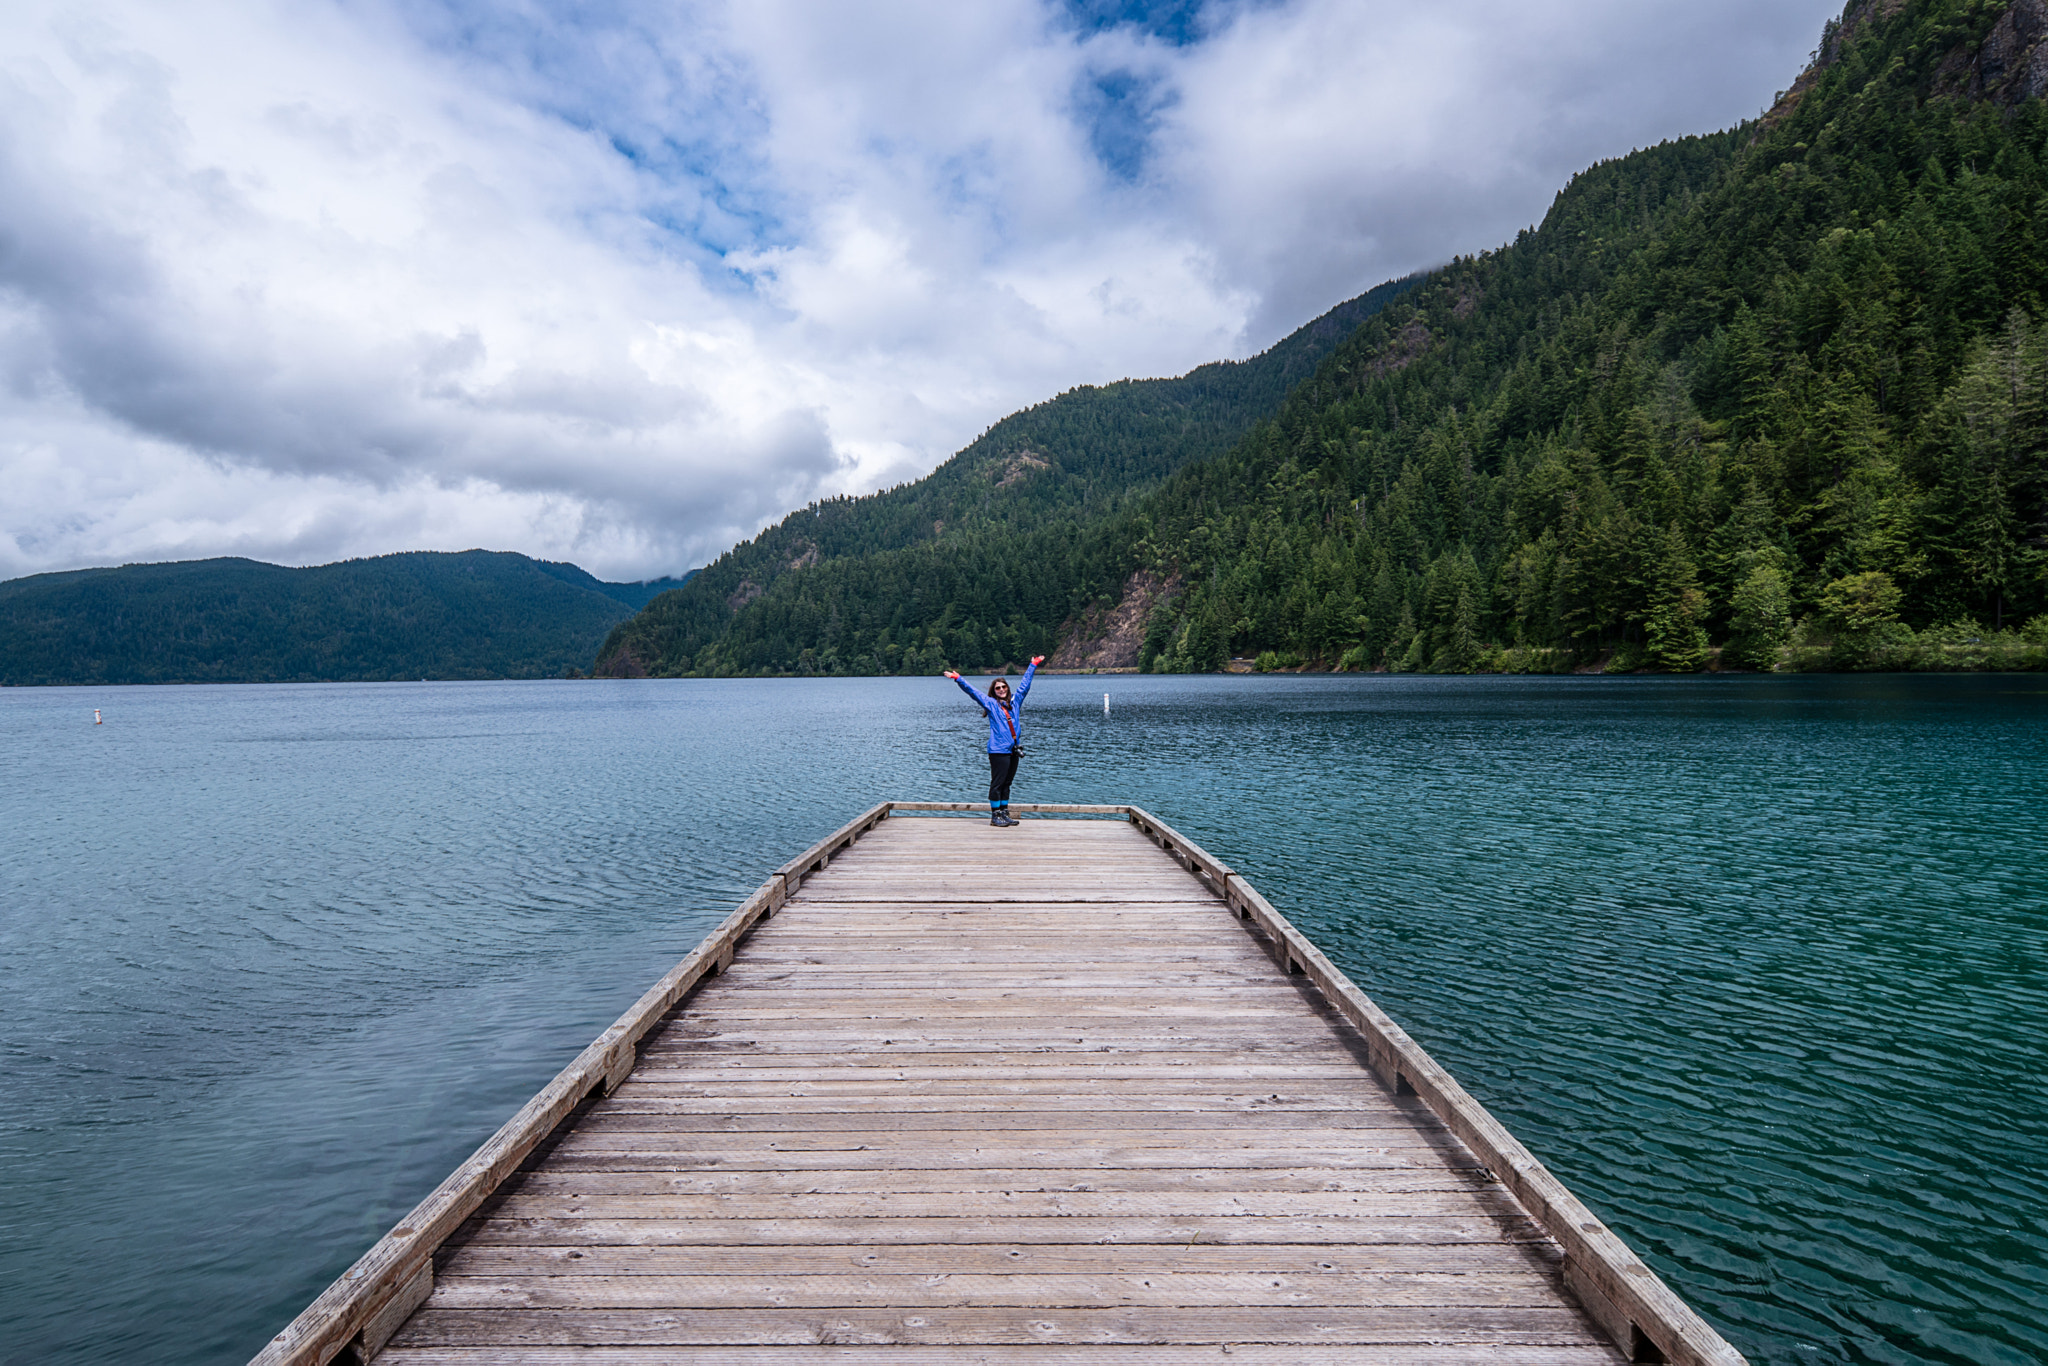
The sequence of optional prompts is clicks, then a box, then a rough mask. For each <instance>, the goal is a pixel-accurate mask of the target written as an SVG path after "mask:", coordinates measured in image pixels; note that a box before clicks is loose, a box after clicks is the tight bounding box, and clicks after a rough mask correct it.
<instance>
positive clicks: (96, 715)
mask: <svg viewBox="0 0 2048 1366" xmlns="http://www.w3.org/2000/svg"><path fill="white" fill-rule="evenodd" d="M1104 700H1105V701H1107V700H1108V699H1104ZM92 723H93V724H94V725H95V726H104V725H105V724H107V723H106V722H104V721H102V720H100V709H99V708H98V707H94V708H93V709H92Z"/></svg>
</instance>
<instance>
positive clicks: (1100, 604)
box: [605, 0, 2048, 673]
mask: <svg viewBox="0 0 2048 1366" xmlns="http://www.w3.org/2000/svg"><path fill="white" fill-rule="evenodd" d="M2044 93H2048V0H2009V3H2001V2H2000V0H1857V3H1854V4H1852V5H1851V6H1850V7H1849V9H1848V10H1847V11H1846V12H1845V13H1844V15H1843V17H1842V19H1841V20H1839V21H1836V22H1832V23H1830V24H1829V25H1828V27H1827V30H1826V32H1825V33H1824V34H1823V37H1822V43H1821V47H1820V50H1819V52H1818V54H1817V57H1816V60H1815V62H1814V64H1813V65H1812V67H1811V68H1809V70H1808V71H1807V72H1805V73H1804V74H1803V75H1802V76H1801V77H1800V79H1799V80H1798V82H1797V83H1796V84H1795V85H1794V87H1793V89H1792V90H1791V91H1790V92H1788V93H1787V94H1786V96H1785V97H1784V98H1783V99H1782V100H1781V101H1780V102H1779V103H1778V105H1777V106H1776V107H1775V108H1773V109H1772V110H1771V111H1769V113H1768V114H1766V115H1765V116H1764V117H1763V118H1762V119H1761V120H1759V121H1757V122H1755V123H1752V124H1747V125H1744V126H1742V127H1739V128H1736V129H1732V130H1729V131H1727V132H1723V133H1718V134H1713V135H1709V136H1703V137H1695V138H1687V139H1684V140H1681V141H1678V142H1674V143H1667V144H1664V145H1662V146H1659V147H1655V148H1651V149H1649V150H1646V151H1641V152H1637V153H1635V154H1633V155H1631V156H1628V157H1624V158H1620V159H1618V160H1615V161H1611V162H1607V163H1603V164H1601V165H1598V166H1595V167H1593V168H1592V169H1590V170H1588V171H1586V172H1584V173H1583V174H1581V175H1579V176H1578V177H1576V178H1575V179H1574V180H1573V181H1572V183H1571V184H1570V185H1569V186H1567V187H1566V188H1565V190H1564V191H1563V192H1561V193H1560V194H1559V196H1558V197H1557V200H1556V202H1555V204H1554V205H1553V207H1552V208H1551V211H1550V212H1549V214H1548V215H1547V216H1546V217H1545V219H1544V221H1543V223H1542V225H1541V226H1540V227H1537V228H1535V229H1533V230H1530V231H1528V232H1525V233H1523V234H1522V235H1521V236H1520V237H1518V238H1517V239H1516V241H1514V242H1513V243H1511V244H1509V245H1507V246H1505V247H1503V248H1501V249H1500V250H1498V251H1495V252H1490V253H1487V254H1484V255H1482V256H1479V257H1476V258H1468V259H1460V260H1457V261H1454V262H1452V263H1451V264H1450V265H1449V266H1446V267H1445V268H1443V269H1442V270H1439V271H1437V272H1435V273H1433V274H1432V275H1430V276H1428V277H1427V278H1426V279H1425V280H1424V281H1423V282H1422V283H1421V284H1420V285H1419V286H1417V287H1416V288H1414V289H1413V290H1412V291H1408V292H1406V293H1404V294H1403V295H1402V296H1401V297H1399V298H1397V299H1395V300H1393V301H1392V302H1390V303H1389V304H1388V305H1387V307H1386V308H1385V309H1384V310H1383V311H1380V312H1378V313H1377V314H1376V315H1375V316H1373V317H1371V318H1370V319H1369V320H1367V321H1365V322H1364V323H1363V325H1362V326H1360V327H1359V328H1358V329H1357V331H1356V332H1355V333H1353V335H1352V336H1351V337H1350V338H1349V339H1348V340H1346V341H1345V342H1344V344H1343V345H1342V346H1341V347H1339V348H1338V350H1337V351H1336V352H1335V353H1334V354H1333V355H1331V356H1330V357H1329V358H1328V359H1327V360H1326V361H1324V362H1323V364H1322V365H1321V366H1320V367H1319V368H1318V369H1317V371H1316V373H1315V374H1314V375H1313V376H1312V377H1311V378H1310V379H1308V380H1307V381H1306V382H1304V383H1302V384H1301V385H1300V386H1298V387H1297V388H1296V389H1295V390H1294V391H1293V392H1292V393H1291V394H1290V395H1289V397H1288V398H1287V400H1286V402H1285V404H1284V405H1283V406H1282V408H1281V410H1280V412H1279V413H1278V415H1277V416H1276V417H1275V418H1274V419H1272V420H1270V421H1266V422H1263V423H1261V424H1260V425H1259V426H1258V427H1257V428H1256V429H1255V430H1254V431H1252V432H1251V434H1250V435H1248V436H1247V437H1246V438H1245V439H1244V440H1242V441H1241V442H1239V443H1238V444H1237V445H1236V446H1235V447H1234V448H1233V449H1232V450H1231V451H1229V452H1228V453H1227V454H1225V455H1223V456H1221V457H1219V458H1215V459H1210V460H1205V461H1194V462H1191V463H1189V464H1188V465H1187V466H1185V467H1184V468H1182V469H1181V470H1180V471H1179V472H1178V473H1177V474H1175V475H1173V476H1172V477H1171V478H1170V479H1168V480H1167V481H1166V482H1165V484H1164V485H1163V486H1161V487H1159V488H1158V489H1157V490H1156V491H1153V492H1151V493H1148V494H1147V495H1145V496H1144V497H1142V498H1139V499H1134V500H1125V501H1121V502H1117V501H1114V500H1112V501H1110V502H1109V503H1107V504H1105V505H1100V506H1098V505H1094V504H1089V503H1087V502H1085V500H1084V501H1083V502H1082V503H1081V504H1080V505H1079V506H1077V507H1069V506H1066V505H1062V506H1060V507H1059V508H1058V511H1059V512H1060V513H1062V514H1063V515H1062V516H1061V517H1060V519H1059V520H1057V521H1041V522H1040V523H1039V524H1037V525H1019V524H1015V523H1011V524H1003V523H1000V522H985V523H981V524H977V525H976V526H975V527H974V528H973V530H972V531H971V532H970V533H968V534H965V535H962V536H959V537H957V538H955V539H953V540H951V541H949V542H945V543H943V544H939V543H933V544H928V545H925V546H920V547H913V548H912V549H911V550H910V551H907V552H898V553H897V555H896V556H895V557H894V558H890V557H880V558H878V557H866V558H863V559H855V560H851V561H847V562H843V563H841V564H840V565H838V566H835V567H833V568H832V571H831V572H830V573H827V572H824V571H825V569H826V567H825V566H820V567H819V568H806V569H802V570H801V572H791V573H786V574H784V575H783V576H782V577H781V578H780V579H779V580H778V581H777V582H776V583H775V585H774V587H773V590H772V591H770V592H768V593H766V594H763V595H761V596H760V597H759V598H758V600H752V601H750V600H749V599H750V597H751V596H752V593H751V591H750V590H749V588H748V587H747V585H745V584H743V583H739V582H732V583H728V582H727V581H726V580H724V579H721V580H719V586H718V589H717V591H718V592H721V593H724V594H727V595H728V596H727V597H726V598H724V599H713V600H710V601H709V602H702V603H700V605H697V606H694V607H692V608H691V609H689V610H685V609H684V608H683V604H684V603H686V602H688V601H689V596H690V595H689V594H688V593H684V594H670V595H666V596H664V597H662V598H660V599H657V600H656V601H655V602H654V603H653V604H651V605H650V608H649V610H648V611H647V612H646V613H643V614H642V616H640V617H639V618H636V619H635V620H634V621H633V622H631V623H629V624H627V625H626V626H623V627H622V628H621V629H620V630H619V631H617V632H615V633H614V634H613V636H612V638H611V640H610V641H609V642H608V643H607V645H606V653H605V660H606V662H607V663H609V664H610V665H612V666H613V667H614V668H618V667H619V666H620V665H621V664H622V663H624V664H627V665H632V666H635V667H638V666H644V667H648V668H651V669H652V670H654V671H657V672H704V673H729V672H755V671H792V672H812V671H824V672H832V671H850V672H865V671H884V672H888V671H895V670H899V669H900V670H905V671H924V670H927V669H936V668H938V667H939V666H940V664H941V662H946V663H951V664H953V665H956V666H974V665H984V664H995V663H1000V662H1003V661H1005V660H1014V659H1017V658H1019V657H1020V656H1022V655H1024V654H1027V653H1032V652H1035V651H1038V650H1044V649H1047V648H1048V647H1049V646H1050V645H1051V644H1052V642H1053V640H1054V638H1055V636H1056V635H1058V634H1059V633H1060V632H1062V631H1063V630H1064V632H1065V633H1066V634H1067V635H1068V636H1069V637H1070V639H1069V641H1068V644H1069V646H1070V647H1071V646H1072V645H1073V643H1074V642H1073V640H1072V639H1071V637H1073V636H1075V635H1077V634H1080V635H1086V634H1087V633H1088V632H1089V631H1091V630H1095V629H1100V628H1099V625H1098V623H1100V622H1101V621H1103V620H1105V619H1106V616H1107V609H1108V607H1109V603H1110V600H1112V599H1114V598H1116V597H1117V596H1119V595H1123V596H1125V598H1126V601H1125V603H1124V604H1123V611H1122V617H1123V618H1124V619H1125V621H1126V623H1127V624H1128V622H1129V621H1130V620H1131V619H1132V618H1133V614H1134V612H1138V619H1139V620H1141V621H1142V624H1143V636H1144V641H1143V646H1142V650H1143V653H1142V663H1143V664H1144V666H1146V667H1156V668H1171V669H1213V668H1218V667H1221V666H1222V665H1223V664H1224V662H1225V659H1226V657H1227V656H1230V655H1233V654H1236V655H1252V654H1263V655H1264V656H1265V658H1266V660H1267V662H1268V663H1279V662H1287V661H1288V660H1289V659H1290V658H1301V659H1321V660H1323V661H1326V662H1337V661H1342V662H1344V663H1345V664H1347V665H1349V666H1352V667H1391V668H1402V669H1415V668H1425V669H1440V670H1444V669H1448V670H1465V669H1472V668H1480V667H1493V668H1501V667H1506V668H1530V667H1546V668H1563V667H1572V666H1575V665H1577V666H1581V667H1583V666H1584V665H1585V664H1586V663H1587V662H1588V661H1598V660H1603V659H1604V660H1607V661H1608V667H1610V668H1632V667H1639V666H1641V667H1655V668H1661V669H1668V670H1693V669H1698V668H1700V667H1702V666H1703V664H1704V663H1705V662H1706V661H1707V660H1708V659H1709V656H1710V653H1715V652H1717V653H1718V657H1719V660H1720V661H1721V662H1722V663H1724V664H1726V665H1732V666H1740V667H1777V666H1781V665H1792V666H1821V667H1825V666H1830V665H1832V666H1851V667H1853V666H1858V665H1879V664H1882V665H1911V664H1915V663H1919V664H1928V663H1932V664H1936V665H1940V664H1944V663H1947V664H1955V663H1963V664H1970V663H1984V662H1991V663H1997V662H2000V661H2001V660H2004V661H2006V662H2011V661H2012V660H2013V659H2016V658H2020V657H2022V656H2023V655H2025V656H2029V657H2031V658H2033V659H2035V660H2037V661H2038V659H2039V657H2040V656H2041V654H2042V651H2041V650H2040V649H2039V648H2038V646H2039V645H2042V644H2048V618H2044V617H2043V615H2042V614H2043V613H2044V610H2048V417H2044V393H2048V333H2044V325H2043V305H2044V266H2048V260H2044V252H2048V169H2044V159H2048V107H2044V103H2043V96H2044ZM1369 297H1370V296H1369ZM1198 373H1199V372H1198ZM1033 411H1034V412H1036V411H1039V410H1033ZM1021 416H1028V415H1020V417H1021ZM1013 420H1014V419H1013ZM997 430H998V431H1000V430H1002V429H1001V428H1000V427H999V428H998V429H997ZM995 434H996V433H995V432H993V431H992V432H991V433H990V438H993V437H994V436H995ZM988 440H989V438H984V442H987V441H988ZM980 448H981V443H977V447H971V448H969V449H970V451H975V450H977V449H980ZM987 449H988V454H989V455H990V456H992V457H997V458H1000V455H999V450H1000V448H999V447H989V448H987ZM966 456H967V453H965V452H963V455H962V457H960V459H961V460H965V459H966ZM895 496H901V497H908V495H907V494H906V491H903V490H899V491H897V495H895ZM911 501H914V499H912V500H911ZM843 514H844V515H846V516H848V517H849V518H850V519H852V520H853V521H855V522H858V521H859V520H860V518H861V517H863V516H865V515H866V514H865V512H864V505H863V503H859V502H857V503H854V504H851V505H848V506H847V507H846V508H845V509H843ZM819 515H820V514H815V513H813V514H798V515H797V517H796V518H792V519H791V522H790V523H785V524H784V527H783V528H778V531H786V530H788V529H789V528H790V527H791V526H792V524H795V525H796V526H799V527H800V526H801V525H802V524H803V522H802V519H803V518H804V517H806V516H811V517H813V518H816V517H818V516H819ZM848 534H849V536H852V535H853V533H851V532H849V533H848ZM791 558H793V559H799V560H800V558H801V557H796V556H792V557H791ZM707 578H708V576H707ZM704 586H705V587H706V588H709V586H710V585H709V584H708V583H707V584H705V585H704ZM1091 600H1094V606H1093V608H1092V609H1091V607H1090V603H1091ZM721 609H730V610H721ZM1139 609H1142V610H1141V611H1140V610H1139ZM2023 621H2031V623H2032V624H2031V625H2030V626H2028V627H2027V628H2026V630H2027V638H2028V639H2029V640H2032V641H2034V642H2035V646H2031V647H2030V646H2027V645H2025V644H2023V641H2022V639H2021V638H2020V637H2019V636H2018V635H2014V634H2012V633H2011V628H2013V627H2014V626H2015V625H2016V624H2018V623H2020V622H2023ZM2001 632H2004V633H2005V634H2001ZM2001 652H2002V653H2001ZM2016 652H2018V653H2016ZM628 671H630V670H628Z"/></svg>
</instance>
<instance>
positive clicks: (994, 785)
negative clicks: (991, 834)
mask: <svg viewBox="0 0 2048 1366" xmlns="http://www.w3.org/2000/svg"><path fill="white" fill-rule="evenodd" d="M1023 757H1024V751H1023V750H1021V749H1013V750H1011V751H1010V752H1009V753H1008V754H991V755H989V756H988V799H989V802H990V803H991V804H992V805H996V806H1008V805H1009V804H1010V779H1012V778H1014V777H1016V776H1017V761H1018V760H1019V759H1021V758H1023Z"/></svg>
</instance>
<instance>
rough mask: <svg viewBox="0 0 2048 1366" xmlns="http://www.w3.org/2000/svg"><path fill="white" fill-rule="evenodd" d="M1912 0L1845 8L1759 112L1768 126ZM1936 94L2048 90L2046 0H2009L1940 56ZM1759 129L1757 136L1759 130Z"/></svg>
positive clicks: (2009, 100) (1979, 96)
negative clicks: (1973, 39) (1987, 27)
mask: <svg viewBox="0 0 2048 1366" xmlns="http://www.w3.org/2000/svg"><path fill="white" fill-rule="evenodd" d="M1912 2H1913V0H1862V3H1860V4H1853V5H1851V6H1849V8H1848V9H1847V10H1845V11H1843V14H1842V17H1841V19H1840V20H1839V21H1837V22H1834V23H1830V24H1829V25H1828V27H1827V31H1826V32H1825V33H1823V34H1822V35H1821V43H1820V51H1819V52H1818V53H1817V54H1815V60H1814V63H1813V65H1811V66H1809V67H1807V68H1806V70H1805V71H1803V72H1801V73H1800V75H1799V79H1798V80H1796V81H1794V82H1793V83H1792V88H1791V89H1790V90H1787V91H1786V92H1785V93H1784V94H1783V95H1781V96H1779V97H1778V102H1777V103H1776V104H1775V105H1773V106H1772V107H1771V110H1770V112H1769V113H1767V114H1765V115H1764V117H1763V130H1768V129H1769V128H1771V127H1772V126H1774V125H1775V124H1777V123H1778V122H1779V121H1780V120H1782V119H1783V118H1784V117H1785V116H1786V115H1787V114H1789V113H1791V112H1792V110H1793V109H1794V108H1795V107H1796V106H1797V105H1798V103H1799V101H1800V99H1801V98H1802V97H1803V96H1804V95H1805V94H1806V92H1807V91H1809V90H1811V89H1812V88H1813V85H1814V82H1815V81H1817V80H1819V79H1820V75H1821V73H1822V72H1824V71H1826V70H1827V69H1828V68H1829V67H1830V66H1833V65H1834V64H1835V63H1836V62H1838V61H1840V60H1841V59H1842V55H1843V54H1844V53H1846V52H1847V51H1849V49H1850V48H1851V47H1852V46H1853V45H1854V44H1855V42H1856V40H1857V39H1858V38H1859V37H1860V36H1861V35H1862V33H1863V31H1864V29H1865V28H1867V27H1868V26H1869V25H1871V24H1873V23H1882V22H1884V21H1886V20H1889V19H1892V18H1895V17H1897V16H1898V15H1899V14H1900V13H1902V12H1903V11H1905V10H1906V9H1907V8H1908V6H1909V5H1910V4H1911V3H1912ZM1928 93H1929V94H1931V95H1934V96H1936V97H1945V98H1956V99H1968V100H1991V101H1993V102H1995V103H1998V104H2002V105H2005V106H2007V107H2010V106H2012V105H2015V104H2018V103H2020V102H2021V101H2022V100H2031V99H2039V98H2041V97H2042V96H2043V95H2048V0H2010V3H2009V4H2008V5H2007V6H2006V10H2005V13H2004V14H2003V15H2001V16H2000V17H1999V20H1998V22H1997V23H1996V24H1994V25H1993V26H1992V29H1991V31H1990V32H1989V33H1988V34H1986V35H1985V36H1984V39H1983V41H1981V42H1978V43H1974V44H1972V43H1964V44H1962V45H1960V46H1958V47H1957V48H1956V49H1955V51H1953V52H1951V53H1949V54H1948V56H1947V57H1945V58H1943V59H1942V62H1941V64H1940V66H1938V67H1937V68H1936V69H1935V73H1934V80H1933V82H1932V86H1931V89H1930V90H1929V92H1928ZM1763 130H1760V134H1759V135H1761V131H1763Z"/></svg>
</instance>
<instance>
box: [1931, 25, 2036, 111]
mask: <svg viewBox="0 0 2048 1366" xmlns="http://www.w3.org/2000/svg"><path fill="white" fill-rule="evenodd" d="M1934 89H1935V93H1936V94H1940V95H1959V96H1961V97H1963V98H1965V99H1973V100H1994V101H1996V102H1997V103H1999V104H2004V105H2014V104H2018V103H2019V102H2020V101H2021V100H2033V99H2039V98H2040V97H2041V96H2043V95H2048V0H2013V2H2012V4H2011V5H2010V6H2009V7H2008V8H2007V9H2006V11H2005V15H2004V17H2003V18H2001V19H2000V20H1999V21H1998V23H1997V24H1996V25H1995V26H1994V27H1993V28H1992V30H1991V32H1990V34H1989V35H1988V36H1986V38H1985V39H1984V41H1983V42H1982V43H1980V44H1979V45H1978V46H1977V48H1976V49H1975V50H1974V51H1972V50H1970V49H1967V48H1958V49H1957V50H1956V51H1955V52H1952V53H1950V54H1949V56H1948V58H1947V59H1946V60H1945V61H1943V62H1942V64H1941V66H1940V68H1939V69H1938V70H1937V71H1936V72H1935V77H1934Z"/></svg>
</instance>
